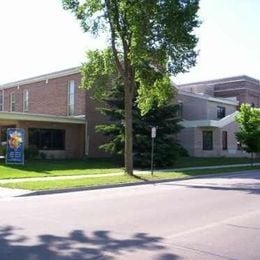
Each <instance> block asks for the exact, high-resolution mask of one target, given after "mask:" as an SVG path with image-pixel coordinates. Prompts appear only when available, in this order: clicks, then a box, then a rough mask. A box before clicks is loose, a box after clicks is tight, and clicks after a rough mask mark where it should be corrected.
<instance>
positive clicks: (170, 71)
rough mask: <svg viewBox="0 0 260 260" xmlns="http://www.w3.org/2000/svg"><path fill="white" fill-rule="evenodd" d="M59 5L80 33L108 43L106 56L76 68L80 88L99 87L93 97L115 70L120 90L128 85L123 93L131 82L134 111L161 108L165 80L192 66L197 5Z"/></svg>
mask: <svg viewBox="0 0 260 260" xmlns="http://www.w3.org/2000/svg"><path fill="white" fill-rule="evenodd" d="M62 2H63V7H64V9H66V10H71V11H72V12H73V13H74V14H75V16H76V18H77V19H78V20H80V23H81V26H82V28H83V29H84V31H86V32H90V33H92V34H94V35H97V34H98V33H99V32H105V33H106V35H107V36H108V38H109V40H110V41H109V42H110V43H111V45H110V47H109V48H108V49H107V50H105V51H100V52H99V51H94V52H89V53H88V54H87V62H86V63H85V64H83V66H82V73H83V83H82V86H84V87H87V88H89V87H97V86H99V87H98V88H97V89H98V92H99V94H98V96H100V93H102V91H101V90H102V89H104V86H106V85H107V83H105V81H106V79H108V82H109V80H110V78H109V77H107V75H106V73H108V72H109V73H111V72H112V71H113V72H114V71H115V70H117V73H118V74H119V75H120V76H121V77H122V79H123V80H124V85H125V83H126V81H127V80H129V81H130V82H129V83H130V84H129V86H126V85H125V86H124V87H125V88H129V87H130V88H134V87H135V83H136V82H137V87H138V89H139V91H138V95H139V97H138V99H137V101H138V106H139V108H140V109H141V111H142V114H145V113H147V112H148V111H149V109H150V108H151V107H152V105H154V104H155V103H157V105H159V106H160V105H162V104H164V103H165V100H167V97H168V96H169V95H170V94H171V87H170V79H169V77H170V76H171V75H176V74H178V73H180V72H185V71H187V70H188V69H189V68H190V67H192V66H194V65H195V61H196V56H197V53H196V51H195V50H194V49H195V47H196V44H197V41H198V39H197V38H196V36H195V35H194V34H193V29H194V28H196V27H198V26H199V24H200V22H199V20H198V17H197V11H198V9H199V1H198V0H167V1H160V0H151V1H147V0H138V1H129V0H91V1H89V0H88V1H86V0H85V1H79V0H63V1H62ZM107 62H108V63H107ZM106 64H109V66H106ZM114 69H115V70H114ZM111 70H112V71H111ZM158 72H159V73H158ZM109 75H111V74H109Z"/></svg>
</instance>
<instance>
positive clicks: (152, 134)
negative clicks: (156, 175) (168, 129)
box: [151, 126, 156, 176]
mask: <svg viewBox="0 0 260 260" xmlns="http://www.w3.org/2000/svg"><path fill="white" fill-rule="evenodd" d="M151 137H152V151H151V175H152V176H153V168H154V163H153V160H154V139H155V137H156V127H154V126H153V127H152V129H151Z"/></svg>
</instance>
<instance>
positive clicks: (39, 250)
mask: <svg viewBox="0 0 260 260" xmlns="http://www.w3.org/2000/svg"><path fill="white" fill-rule="evenodd" d="M20 234H21V229H19V228H16V227H13V226H2V227H0V259H1V260H11V259H12V260H14V259H19V260H57V259H58V260H72V259H73V260H74V259H75V260H81V259H114V258H117V259H120V258H121V259H122V258H123V252H134V251H137V250H143V249H144V250H153V251H155V252H156V253H157V256H158V250H163V249H165V246H163V245H162V240H163V239H162V238H161V237H157V236H150V235H148V234H146V233H136V234H133V235H132V236H131V237H130V238H123V239H122V238H121V239H118V238H113V237H112V236H111V233H110V232H109V231H105V230H98V231H95V232H93V233H92V234H89V235H86V234H85V233H84V231H82V230H73V231H71V232H70V233H69V234H68V236H56V235H50V234H45V235H39V236H38V237H37V242H32V241H31V242H30V241H29V238H28V237H26V236H23V235H20ZM158 257H159V258H157V259H161V260H175V259H180V258H179V257H178V256H176V255H174V254H161V255H160V256H158Z"/></svg>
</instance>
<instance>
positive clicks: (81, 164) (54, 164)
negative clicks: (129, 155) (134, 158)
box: [1, 158, 120, 174]
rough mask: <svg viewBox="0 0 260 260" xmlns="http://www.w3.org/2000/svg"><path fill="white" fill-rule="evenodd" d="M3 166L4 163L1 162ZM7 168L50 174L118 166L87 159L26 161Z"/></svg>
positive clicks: (108, 162) (105, 160) (112, 163)
mask: <svg viewBox="0 0 260 260" xmlns="http://www.w3.org/2000/svg"><path fill="white" fill-rule="evenodd" d="M1 164H2V165H4V164H5V162H4V161H2V162H1ZM5 166H6V167H8V168H12V169H17V170H22V171H28V172H39V173H45V174H51V173H50V171H63V170H86V169H93V170H94V169H101V170H102V169H104V170H105V169H113V168H119V167H120V165H119V164H118V163H117V162H116V161H115V160H113V159H109V158H108V159H103V158H102V159H88V160H28V161H25V164H24V165H11V164H10V165H5Z"/></svg>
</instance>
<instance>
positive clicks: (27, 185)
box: [0, 166, 260, 191]
mask: <svg viewBox="0 0 260 260" xmlns="http://www.w3.org/2000/svg"><path fill="white" fill-rule="evenodd" d="M256 169H259V170H260V166H254V167H250V166H248V167H239V168H237V167H230V168H221V167H220V168H218V169H203V170H183V171H176V172H175V171H172V172H170V171H169V172H155V174H154V176H151V175H149V174H139V175H138V176H136V177H130V176H126V175H119V176H106V175H104V177H102V178H96V177H86V178H82V179H74V180H72V179H70V180H68V179H67V180H51V181H50V180H48V179H47V178H46V180H43V181H25V182H17V183H7V184H0V186H2V187H8V188H19V189H26V190H33V191H37V190H53V189H65V188H75V187H77V188H79V187H92V186H100V185H109V184H122V183H137V182H143V183H147V182H148V183H149V181H156V180H167V179H176V178H188V177H192V176H198V175H202V174H213V173H223V172H225V173H228V172H229V173H230V172H237V171H243V170H256Z"/></svg>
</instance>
